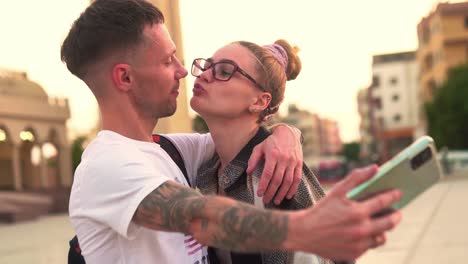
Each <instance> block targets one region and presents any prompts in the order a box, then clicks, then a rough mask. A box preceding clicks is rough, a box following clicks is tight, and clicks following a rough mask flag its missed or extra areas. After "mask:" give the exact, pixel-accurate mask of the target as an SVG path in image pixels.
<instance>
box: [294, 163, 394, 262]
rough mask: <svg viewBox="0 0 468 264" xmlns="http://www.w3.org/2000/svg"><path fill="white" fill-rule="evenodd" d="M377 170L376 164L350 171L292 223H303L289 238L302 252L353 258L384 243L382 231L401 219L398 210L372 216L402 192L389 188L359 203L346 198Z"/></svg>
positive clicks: (345, 258) (389, 228)
mask: <svg viewBox="0 0 468 264" xmlns="http://www.w3.org/2000/svg"><path fill="white" fill-rule="evenodd" d="M376 172H377V166H375V165H374V166H369V167H367V168H364V169H357V170H354V171H352V172H351V174H350V175H349V176H347V177H346V179H344V180H343V181H342V182H340V183H338V184H337V185H336V186H335V187H334V188H333V189H332V190H331V191H330V192H328V194H327V195H326V196H325V197H324V198H323V199H322V200H320V201H319V202H318V203H317V204H316V205H315V206H314V207H313V208H311V209H309V210H306V211H304V214H303V215H302V216H300V217H299V219H300V220H299V221H297V222H296V221H294V222H295V223H294V222H291V224H290V228H294V227H295V226H302V227H298V228H297V230H294V231H293V230H291V229H290V230H291V232H290V235H291V237H290V238H291V240H296V242H298V241H297V240H299V242H298V244H301V246H300V248H301V250H303V251H312V252H314V253H315V254H317V255H320V256H323V257H326V258H330V259H334V260H353V259H356V258H358V257H359V256H361V255H362V254H364V253H365V252H366V251H367V250H368V249H370V248H375V247H378V246H381V245H383V244H384V243H385V232H386V231H389V230H391V229H392V228H394V227H395V226H396V225H397V224H398V223H399V222H400V220H401V213H400V211H394V212H392V213H390V214H387V215H384V216H380V217H373V215H375V214H376V213H378V212H381V211H382V210H384V209H386V208H389V207H390V206H391V205H392V204H393V203H395V202H397V201H398V200H400V199H401V196H402V194H401V192H400V191H398V190H390V191H386V192H383V193H380V194H378V195H376V196H373V197H372V198H369V199H367V200H364V201H361V202H357V201H353V200H349V199H348V198H347V196H346V194H347V193H348V192H349V191H350V190H351V189H353V188H354V187H356V186H358V185H359V184H360V183H362V182H364V181H366V180H368V179H370V178H371V177H372V176H373V175H374V174H375V173H376ZM308 230H309V231H308ZM310 230H314V233H312V232H311V231H310ZM288 240H289V238H288ZM296 250H297V249H296Z"/></svg>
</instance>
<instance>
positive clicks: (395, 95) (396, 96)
mask: <svg viewBox="0 0 468 264" xmlns="http://www.w3.org/2000/svg"><path fill="white" fill-rule="evenodd" d="M399 99H400V96H399V95H398V94H394V95H393V96H392V100H393V102H397V101H398V100H399Z"/></svg>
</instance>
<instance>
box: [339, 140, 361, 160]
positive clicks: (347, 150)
mask: <svg viewBox="0 0 468 264" xmlns="http://www.w3.org/2000/svg"><path fill="white" fill-rule="evenodd" d="M360 151H361V145H360V144H359V143H358V142H350V143H345V144H344V145H343V156H345V157H346V160H347V161H358V160H359V152H360Z"/></svg>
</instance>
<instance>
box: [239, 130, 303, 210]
mask: <svg viewBox="0 0 468 264" xmlns="http://www.w3.org/2000/svg"><path fill="white" fill-rule="evenodd" d="M272 130H273V133H272V135H271V136H269V137H268V138H267V139H266V140H265V141H263V142H262V143H260V144H258V145H257V146H256V147H255V148H254V150H253V152H252V155H251V156H250V159H249V166H248V168H247V173H249V174H250V173H252V172H253V171H254V169H255V167H256V166H257V165H258V163H259V162H260V160H262V159H263V158H264V159H265V167H264V169H263V172H262V176H261V178H260V183H259V185H258V196H263V202H264V203H269V202H270V201H271V200H272V199H273V196H275V193H276V196H275V201H274V202H275V204H280V203H281V201H283V199H284V198H285V197H286V198H287V199H291V198H292V197H293V196H294V194H296V191H297V187H298V186H299V183H300V182H301V177H302V161H303V154H302V146H301V142H300V141H301V132H300V131H299V130H298V129H297V128H294V127H290V126H287V125H283V124H280V125H277V126H275V127H274V128H273V129H272Z"/></svg>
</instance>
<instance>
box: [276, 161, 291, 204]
mask: <svg viewBox="0 0 468 264" xmlns="http://www.w3.org/2000/svg"><path fill="white" fill-rule="evenodd" d="M275 175H276V173H275ZM293 183H294V168H291V167H288V168H287V169H286V171H285V174H284V178H283V181H282V183H281V187H280V189H279V190H278V192H277V193H276V196H275V204H276V205H279V204H280V203H281V202H282V201H283V199H284V197H286V194H287V193H288V191H289V189H291V187H292V184H293Z"/></svg>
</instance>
